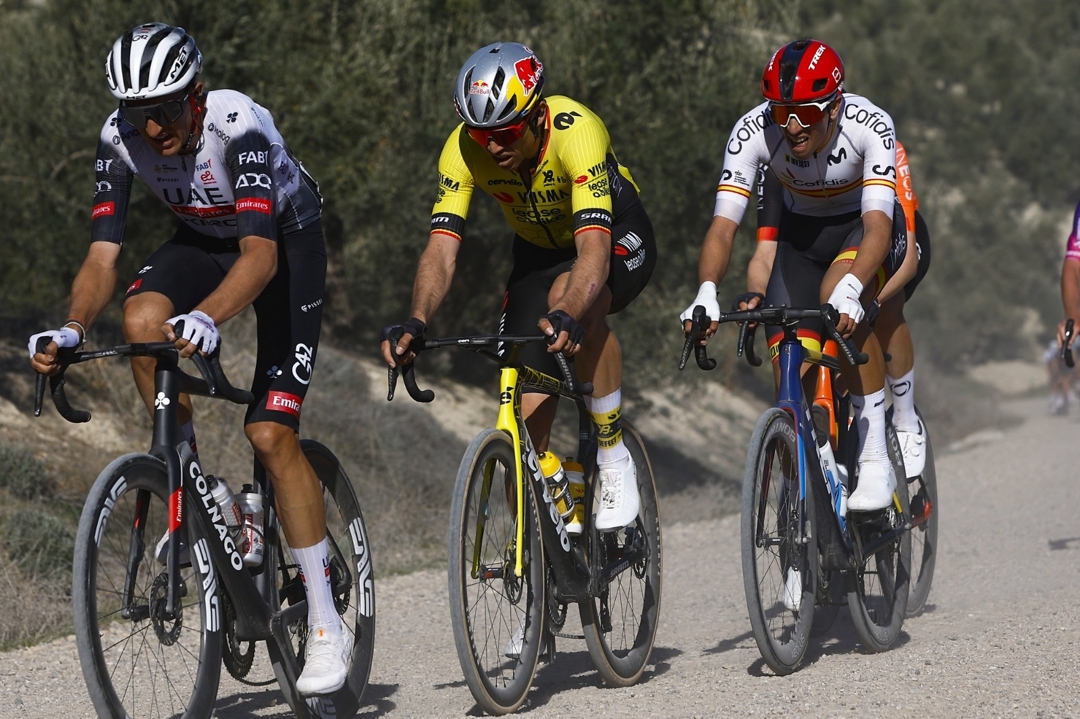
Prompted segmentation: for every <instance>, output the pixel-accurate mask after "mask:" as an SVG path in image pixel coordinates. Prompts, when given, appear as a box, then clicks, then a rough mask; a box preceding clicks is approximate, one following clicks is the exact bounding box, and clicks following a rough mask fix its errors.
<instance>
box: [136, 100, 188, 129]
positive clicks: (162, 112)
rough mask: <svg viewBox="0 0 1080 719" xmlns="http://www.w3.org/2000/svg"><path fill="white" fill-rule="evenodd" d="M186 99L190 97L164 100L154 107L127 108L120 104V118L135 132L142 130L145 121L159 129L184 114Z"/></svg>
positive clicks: (138, 106)
mask: <svg viewBox="0 0 1080 719" xmlns="http://www.w3.org/2000/svg"><path fill="white" fill-rule="evenodd" d="M188 97H190V96H189V95H185V96H184V97H182V98H180V99H179V100H166V101H165V102H159V103H157V104H155V105H137V106H135V107H129V106H127V105H125V104H124V103H122V102H121V103H120V116H121V117H122V118H124V120H125V121H127V123H128V124H130V125H132V126H133V127H135V128H136V129H137V130H142V129H144V128H145V127H146V122H147V120H153V121H154V122H155V123H156V124H157V125H158V126H159V127H165V126H166V125H170V124H172V123H174V122H176V121H177V120H178V119H180V116H181V115H183V114H184V103H186V102H187V101H188Z"/></svg>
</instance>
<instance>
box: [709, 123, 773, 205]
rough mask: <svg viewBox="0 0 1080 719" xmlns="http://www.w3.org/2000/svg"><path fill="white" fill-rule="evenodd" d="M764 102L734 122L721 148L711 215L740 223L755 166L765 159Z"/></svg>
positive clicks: (753, 183)
mask: <svg viewBox="0 0 1080 719" xmlns="http://www.w3.org/2000/svg"><path fill="white" fill-rule="evenodd" d="M766 104H767V103H762V104H761V105H759V106H757V107H755V108H754V109H753V110H751V111H750V112H748V113H746V114H745V115H743V116H742V118H740V119H739V121H738V122H737V123H735V127H734V128H733V129H732V130H731V134H730V135H729V136H728V141H727V145H726V146H725V148H724V169H723V170H722V171H721V173H720V182H719V184H718V185H717V187H716V204H715V205H714V207H713V215H717V216H720V217H726V218H728V219H729V220H731V221H732V222H734V223H735V224H740V223H741V222H742V219H743V215H744V214H745V213H746V207H747V205H749V204H750V196H751V195H752V194H753V193H754V186H755V184H756V183H757V179H758V168H759V167H760V166H761V165H763V164H765V163H767V162H768V151H767V148H766V141H765V134H764V129H765V127H766V126H767V125H768V124H769V123H770V122H771V121H770V120H768V118H767V117H766V115H765V107H766Z"/></svg>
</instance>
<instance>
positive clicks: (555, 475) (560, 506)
mask: <svg viewBox="0 0 1080 719" xmlns="http://www.w3.org/2000/svg"><path fill="white" fill-rule="evenodd" d="M539 460H540V471H541V472H543V473H544V478H545V479H547V483H548V491H549V492H550V493H551V500H552V502H553V503H554V504H555V510H556V511H557V512H558V513H559V516H561V517H562V519H563V523H564V524H565V525H566V533H567V534H568V535H570V536H572V537H573V536H577V535H579V534H581V530H582V529H583V528H584V527H583V525H582V524H580V523H578V524H577V526H576V527H574V528H571V525H570V522H571V520H572V519H573V517H574V504H575V502H574V497H573V495H571V494H570V480H569V479H568V478H567V476H566V472H565V471H563V466H562V462H560V461H559V458H558V457H556V456H555V455H554V454H552V453H551V452H544V453H543V454H541V455H540V457H539Z"/></svg>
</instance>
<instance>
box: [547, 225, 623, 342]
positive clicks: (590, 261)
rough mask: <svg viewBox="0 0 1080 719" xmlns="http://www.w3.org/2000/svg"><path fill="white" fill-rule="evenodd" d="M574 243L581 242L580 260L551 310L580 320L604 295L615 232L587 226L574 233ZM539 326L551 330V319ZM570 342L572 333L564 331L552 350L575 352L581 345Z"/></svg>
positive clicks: (578, 250) (578, 248)
mask: <svg viewBox="0 0 1080 719" xmlns="http://www.w3.org/2000/svg"><path fill="white" fill-rule="evenodd" d="M574 243H575V245H576V246H577V260H576V261H575V262H574V267H573V269H571V270H570V278H569V280H568V281H567V283H566V289H565V290H564V291H563V294H562V296H561V297H559V298H558V299H557V300H556V301H555V303H554V304H552V305H551V307H550V308H549V310H550V311H551V312H554V311H555V310H562V311H563V312H565V313H566V314H568V315H570V316H571V317H573V318H574V319H576V320H579V319H581V317H582V315H584V314H585V312H586V311H587V310H588V309H589V308H590V307H592V304H593V302H595V301H596V298H597V297H598V296H599V295H600V289H601V288H602V287H603V286H604V283H605V282H607V277H608V271H609V270H610V265H611V234H610V233H608V232H604V231H602V230H585V231H584V232H580V233H578V234H577V235H576V236H575V237H574ZM539 327H540V330H541V331H542V332H543V333H544V334H547V333H548V332H549V331H550V330H551V323H550V322H548V321H547V320H546V319H543V318H541V319H540V322H539ZM569 344H570V337H569V334H568V333H567V332H565V331H564V332H560V333H559V336H558V337H557V338H555V341H554V342H552V343H551V345H550V346H549V347H548V351H549V352H564V353H565V354H568V355H572V354H574V353H575V352H576V351H577V350H578V347H571V346H569Z"/></svg>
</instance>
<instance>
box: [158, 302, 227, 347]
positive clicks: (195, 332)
mask: <svg viewBox="0 0 1080 719" xmlns="http://www.w3.org/2000/svg"><path fill="white" fill-rule="evenodd" d="M181 320H183V321H184V333H183V334H182V335H180V336H181V337H183V338H184V339H186V340H187V341H188V342H190V343H191V344H193V345H195V346H196V347H198V348H199V349H201V350H202V351H203V352H205V353H206V354H210V353H211V352H213V351H214V350H215V349H217V346H218V341H219V340H220V338H221V337H220V335H218V331H217V327H215V326H214V321H213V320H212V319H210V315H208V314H206V313H205V312H199V311H198V310H195V311H194V312H190V313H188V314H186V315H177V316H176V317H173V318H172V319H171V320H168V324H170V325H172V326H173V327H176V323H177V322H179V321H181Z"/></svg>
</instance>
